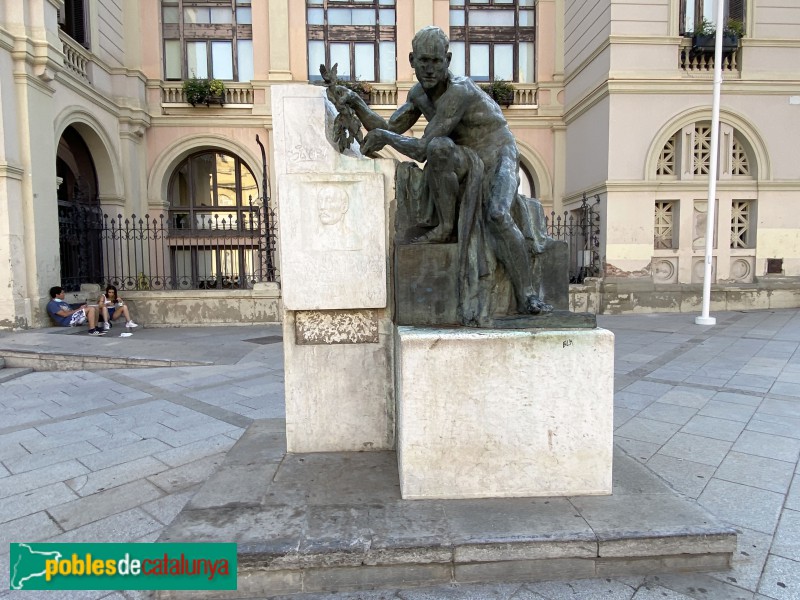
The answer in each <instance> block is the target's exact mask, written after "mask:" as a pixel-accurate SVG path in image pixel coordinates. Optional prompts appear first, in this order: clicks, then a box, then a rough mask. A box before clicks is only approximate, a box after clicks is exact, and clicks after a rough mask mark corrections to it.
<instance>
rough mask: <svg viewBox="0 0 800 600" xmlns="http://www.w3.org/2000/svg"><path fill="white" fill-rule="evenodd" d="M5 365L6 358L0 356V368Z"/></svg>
mask: <svg viewBox="0 0 800 600" xmlns="http://www.w3.org/2000/svg"><path fill="white" fill-rule="evenodd" d="M5 366H6V359H5V358H3V357H2V356H0V369H2V368H4V367H5Z"/></svg>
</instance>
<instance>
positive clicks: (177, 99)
mask: <svg viewBox="0 0 800 600" xmlns="http://www.w3.org/2000/svg"><path fill="white" fill-rule="evenodd" d="M161 104H185V105H187V106H189V103H188V102H187V101H186V94H185V93H184V91H183V82H180V81H176V82H173V81H164V82H162V83H161ZM222 104H223V105H225V106H228V105H235V106H239V107H241V106H243V105H245V106H252V105H253V86H252V85H250V83H240V82H237V81H229V82H225V91H224V92H223V99H222Z"/></svg>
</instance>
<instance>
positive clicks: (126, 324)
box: [125, 321, 138, 328]
mask: <svg viewBox="0 0 800 600" xmlns="http://www.w3.org/2000/svg"><path fill="white" fill-rule="evenodd" d="M125 327H131V328H133V327H138V325H137V324H136V323H134V322H133V321H128V322H127V323H125Z"/></svg>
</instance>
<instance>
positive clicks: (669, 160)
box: [656, 134, 678, 175]
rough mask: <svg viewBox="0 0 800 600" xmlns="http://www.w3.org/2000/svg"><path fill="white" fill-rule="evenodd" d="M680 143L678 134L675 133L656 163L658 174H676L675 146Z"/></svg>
mask: <svg viewBox="0 0 800 600" xmlns="http://www.w3.org/2000/svg"><path fill="white" fill-rule="evenodd" d="M677 145H678V135H677V134H675V135H673V136H672V137H671V138H670V139H668V140H667V143H666V144H664V147H663V148H662V149H661V154H659V156H658V163H656V175H675V148H676V147H677Z"/></svg>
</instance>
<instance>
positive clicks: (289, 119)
mask: <svg viewBox="0 0 800 600" xmlns="http://www.w3.org/2000/svg"><path fill="white" fill-rule="evenodd" d="M324 94H325V91H324V90H323V89H322V88H320V87H316V86H309V85H291V86H276V87H274V88H273V92H272V103H273V109H274V116H273V122H274V123H275V125H276V126H275V133H274V138H273V143H274V145H275V167H276V172H277V173H310V172H325V171H333V170H335V169H336V159H337V152H336V149H335V148H334V147H333V146H331V144H330V142H328V139H327V136H326V130H327V122H328V120H330V119H332V117H330V119H329V116H328V110H329V108H328V104H327V103H326V101H325V98H324Z"/></svg>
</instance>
